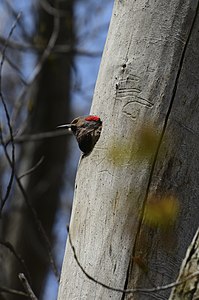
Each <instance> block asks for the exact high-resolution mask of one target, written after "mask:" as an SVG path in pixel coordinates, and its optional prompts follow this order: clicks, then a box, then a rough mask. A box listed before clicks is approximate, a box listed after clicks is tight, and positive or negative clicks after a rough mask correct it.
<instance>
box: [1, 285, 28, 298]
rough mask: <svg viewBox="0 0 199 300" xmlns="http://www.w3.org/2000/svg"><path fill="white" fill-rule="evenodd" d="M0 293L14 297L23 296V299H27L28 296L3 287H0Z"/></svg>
mask: <svg viewBox="0 0 199 300" xmlns="http://www.w3.org/2000/svg"><path fill="white" fill-rule="evenodd" d="M0 292H2V293H7V294H11V295H16V296H24V297H29V295H28V294H26V293H24V292H22V291H18V290H14V289H10V288H7V287H4V286H0Z"/></svg>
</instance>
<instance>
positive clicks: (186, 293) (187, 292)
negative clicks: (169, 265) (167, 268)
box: [169, 230, 199, 300]
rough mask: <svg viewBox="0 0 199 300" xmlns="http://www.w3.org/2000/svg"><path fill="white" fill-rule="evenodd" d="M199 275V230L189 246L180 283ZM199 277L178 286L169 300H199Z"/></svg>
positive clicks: (179, 278) (179, 279)
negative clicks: (191, 275)
mask: <svg viewBox="0 0 199 300" xmlns="http://www.w3.org/2000/svg"><path fill="white" fill-rule="evenodd" d="M195 272H198V273H199V230H197V232H196V234H195V236H194V238H193V241H192V242H191V245H190V246H189V248H188V250H187V253H186V256H185V259H184V260H183V263H182V266H181V269H180V274H179V276H178V281H182V280H184V279H185V278H186V277H187V276H190V274H192V273H195ZM198 278H199V276H195V277H193V278H191V279H190V280H188V281H187V282H186V283H185V284H181V285H178V286H176V287H175V288H174V289H173V290H172V293H171V295H170V298H169V300H181V299H187V300H192V299H193V300H194V299H199V281H198Z"/></svg>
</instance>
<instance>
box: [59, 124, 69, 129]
mask: <svg viewBox="0 0 199 300" xmlns="http://www.w3.org/2000/svg"><path fill="white" fill-rule="evenodd" d="M56 128H69V129H70V128H71V124H64V125H59V126H57V127H56Z"/></svg>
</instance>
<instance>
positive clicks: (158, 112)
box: [58, 0, 199, 300]
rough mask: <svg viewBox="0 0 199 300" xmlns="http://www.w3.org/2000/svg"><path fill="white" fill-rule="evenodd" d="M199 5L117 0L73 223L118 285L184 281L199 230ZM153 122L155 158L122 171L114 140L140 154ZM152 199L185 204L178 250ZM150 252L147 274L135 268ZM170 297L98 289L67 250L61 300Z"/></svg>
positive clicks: (86, 252)
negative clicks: (113, 154)
mask: <svg viewBox="0 0 199 300" xmlns="http://www.w3.org/2000/svg"><path fill="white" fill-rule="evenodd" d="M197 9H198V8H197V1H192V0H188V1H185V0H171V1H164V0H159V1H155V0H152V1H147V0H140V1H122V0H120V1H119V0H118V1H115V5H114V8H113V15H112V20H111V24H110V28H109V33H108V37H107V41H106V45H105V49H104V53H103V58H102V62H101V67H100V71H99V75H98V80H97V85H96V89H95V94H94V99H93V105H92V108H91V113H92V114H96V115H99V116H100V117H101V119H102V121H103V129H102V134H101V137H100V140H99V141H98V143H97V145H96V146H95V148H94V150H93V152H92V153H91V155H90V156H88V157H86V158H83V159H82V160H81V161H80V164H79V169H78V174H77V178H76V188H75V197H74V205H73V212H72V218H71V224H70V232H71V237H72V240H73V244H74V246H75V249H76V252H77V255H78V258H79V260H80V262H81V264H82V265H83V266H84V268H85V270H86V271H87V272H88V273H89V274H90V275H91V276H93V277H94V278H95V279H97V280H100V281H102V282H104V283H106V284H109V285H110V286H114V287H118V288H134V287H138V286H139V287H145V288H146V287H152V286H154V285H163V284H167V283H169V282H172V281H173V280H175V278H176V275H177V274H178V271H179V267H180V264H181V261H182V258H183V257H184V254H185V252H186V249H187V247H188V245H189V243H190V242H191V239H192V237H193V235H194V233H195V231H196V228H197V227H198V225H199V220H198V209H199V204H198V203H199V202H198V196H199V187H198V182H199V163H198V161H199V153H198V151H197V149H198V134H199V128H198V127H199V125H198V124H199V111H198V110H199V106H198V96H199V86H198V78H199V68H198V61H199V53H198V39H199V37H198V28H199V26H198V24H199V23H198V19H197V18H196V14H197V13H198V12H197ZM151 123H152V124H154V126H155V128H156V131H157V133H158V134H159V136H160V140H159V143H158V147H157V149H155V151H154V153H153V154H152V155H151V157H150V158H149V159H144V160H143V161H142V162H140V163H135V162H134V163H133V162H132V160H131V159H129V161H126V162H125V163H124V164H121V165H120V166H115V165H113V164H112V163H111V161H110V159H108V156H107V151H108V149H109V147H110V146H111V141H113V140H114V141H116V142H119V143H120V144H121V145H125V143H128V147H129V151H130V152H132V153H138V152H139V144H138V130H139V128H140V127H142V126H150V124H151ZM151 193H172V194H175V196H176V197H177V198H178V199H179V202H180V215H179V218H178V222H177V224H176V227H175V230H174V232H173V236H172V238H171V239H172V242H173V244H172V246H171V245H170V242H168V243H167V242H166V245H165V240H166V239H164V240H163V239H162V233H161V232H160V230H158V229H155V228H149V227H147V226H146V224H145V223H144V222H143V213H144V207H145V205H146V203H147V201H148V196H149V195H150V194H151ZM169 238H170V237H169ZM166 241H167V240H166ZM167 246H168V247H167ZM140 256H141V257H143V258H144V260H145V261H146V265H147V269H148V272H147V274H146V272H143V270H142V269H141V268H140V266H138V264H137V263H135V260H134V257H140ZM167 298H168V292H166V291H164V292H159V293H158V294H150V295H146V294H134V295H125V294H123V295H122V293H118V292H113V291H111V290H107V289H105V288H103V287H101V286H99V285H97V284H94V283H93V282H91V281H90V280H89V279H88V278H86V277H85V275H84V274H83V273H82V272H81V270H80V269H79V267H78V266H77V263H76V261H75V260H74V256H73V254H72V251H71V248H70V245H68V244H67V247H66V254H65V259H64V264H63V269H62V276H61V284H60V290H59V297H58V299H59V300H62V299H70V300H76V299H105V300H106V299H114V300H117V299H121V300H122V299H123V300H124V299H125V300H126V299H144V300H145V299H146V300H148V299H167Z"/></svg>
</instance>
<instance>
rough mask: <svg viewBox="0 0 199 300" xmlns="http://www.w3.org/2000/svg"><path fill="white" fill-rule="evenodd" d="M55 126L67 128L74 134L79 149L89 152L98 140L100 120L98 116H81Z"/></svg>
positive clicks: (100, 126) (100, 127) (85, 152)
mask: <svg viewBox="0 0 199 300" xmlns="http://www.w3.org/2000/svg"><path fill="white" fill-rule="evenodd" d="M57 128H69V129H71V130H72V132H73V134H74V135H75V137H76V139H77V142H78V145H79V148H80V150H81V151H82V152H83V153H84V154H85V155H87V154H89V153H90V152H91V151H92V150H93V148H94V146H95V144H96V143H97V141H98V140H99V137H100V134H101V130H102V121H101V120H100V118H99V117H98V116H93V115H89V116H83V117H78V118H75V119H74V120H73V121H72V122H71V123H70V124H64V125H60V126H58V127H57Z"/></svg>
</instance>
